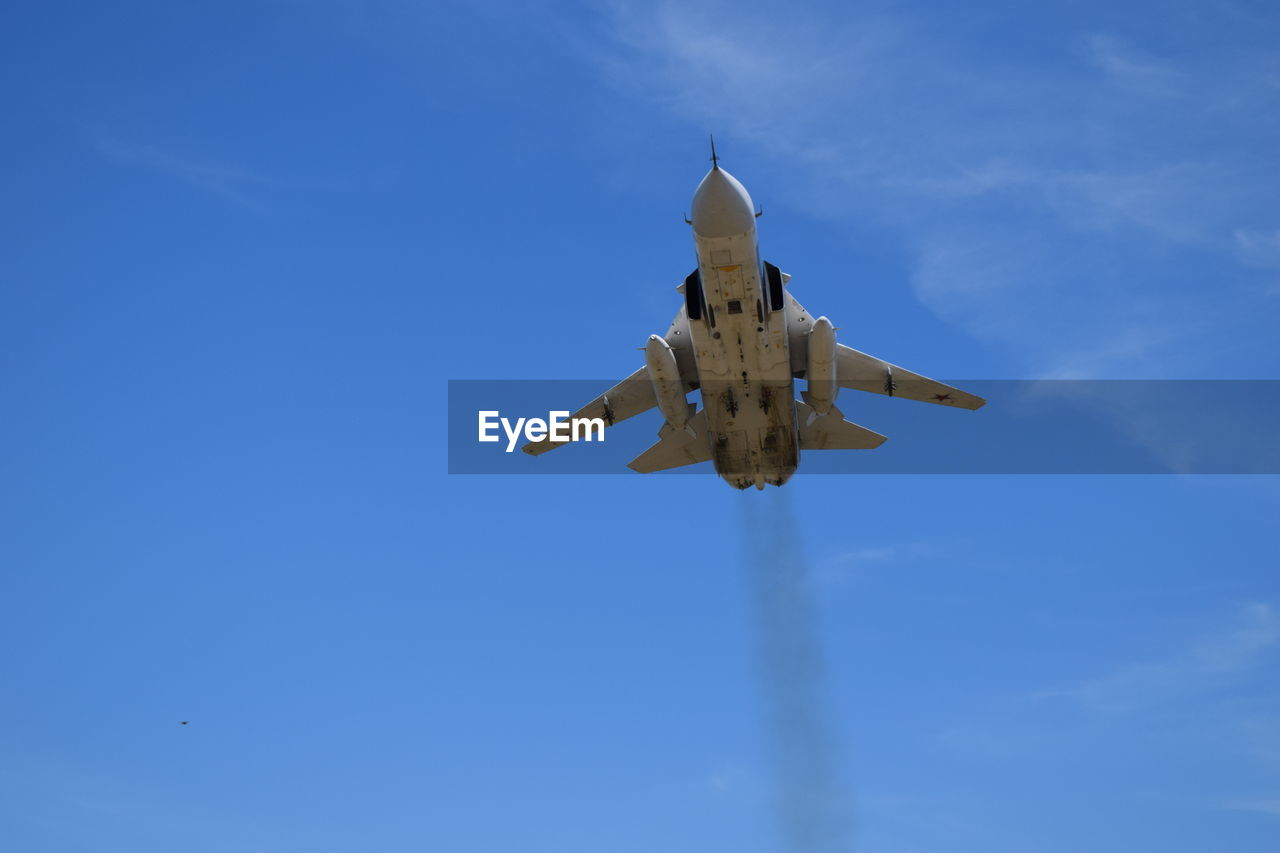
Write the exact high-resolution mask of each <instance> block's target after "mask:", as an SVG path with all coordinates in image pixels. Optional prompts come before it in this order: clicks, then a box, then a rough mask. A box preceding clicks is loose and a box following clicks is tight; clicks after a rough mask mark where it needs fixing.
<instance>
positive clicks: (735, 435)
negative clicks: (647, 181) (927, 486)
mask: <svg viewBox="0 0 1280 853" xmlns="http://www.w3.org/2000/svg"><path fill="white" fill-rule="evenodd" d="M760 214H761V211H757V209H756V208H755V206H754V205H753V203H752V201H751V196H750V195H748V194H747V190H746V188H745V187H743V186H742V184H741V183H739V182H738V180H737V178H735V177H734V176H733V175H731V174H729V173H728V172H726V171H725V170H724V169H722V168H720V161H719V158H718V157H717V156H716V152H715V141H714V140H712V143H711V171H709V172H708V173H707V175H706V177H704V178H703V179H702V183H700V184H698V189H697V191H696V192H695V193H694V195H693V208H692V213H691V217H692V218H686V219H685V221H686V222H687V223H688V224H689V225H690V226H692V230H693V242H694V245H695V246H696V248H697V253H698V267H697V269H695V270H694V271H693V272H691V273H690V274H689V275H688V277H687V278H685V280H684V283H683V284H681V285H680V286H679V287H677V288H676V290H677V291H678V292H680V293H682V294H683V295H684V305H683V306H682V307H681V308H680V313H679V314H677V315H676V318H675V319H674V320H673V321H672V322H671V327H670V328H669V329H667V333H666V335H664V336H661V337H659V336H658V335H650V336H649V340H648V342H647V343H646V344H645V346H644V358H645V363H644V366H643V367H641V368H640V369H639V370H637V371H636V372H635V373H633V374H631V375H630V376H628V377H627V378H626V379H624V380H622V381H621V382H619V383H618V384H617V385H615V386H613V387H612V388H610V389H609V390H608V391H605V392H604V393H603V394H601V395H600V396H599V397H597V398H596V399H594V400H592V401H591V402H590V403H588V404H587V405H585V406H583V407H582V408H581V409H579V410H578V411H577V412H575V413H574V414H573V415H572V416H571V417H570V420H573V419H577V418H588V419H592V418H600V419H603V421H604V423H605V424H606V425H608V426H612V425H613V424H616V423H617V422H619V421H623V420H626V419H627V418H630V417H634V416H636V415H638V414H640V413H641V412H646V411H648V410H649V409H652V408H654V407H655V406H656V407H657V408H658V409H659V411H661V412H662V415H663V417H664V418H665V419H666V422H665V423H664V424H663V425H662V428H661V430H660V431H659V432H658V442H657V443H656V444H654V445H653V446H652V447H650V448H649V449H648V450H646V451H645V452H644V453H641V454H640V455H639V456H637V457H636V458H635V459H634V460H632V461H631V463H630V464H629V465H628V466H627V467H629V468H631V469H632V470H635V471H639V472H641V473H646V474H647V473H651V472H654V471H663V470H666V469H669V468H677V467H679V466H682V465H693V464H696V463H699V462H706V461H708V460H710V461H711V462H712V463H713V465H714V466H715V470H716V473H718V474H719V475H720V476H721V477H723V478H724V479H725V480H727V481H728V482H729V483H730V484H731V485H733V486H735V487H736V488H739V489H745V488H748V487H749V486H752V485H754V486H755V487H756V488H757V489H763V488H764V487H765V484H770V485H774V486H781V485H782V484H783V483H785V482H786V481H787V480H788V479H789V478H790V477H791V475H792V474H793V473H794V472H795V470H796V468H797V467H798V465H799V462H800V451H802V450H853V449H870V448H874V447H879V446H880V445H881V444H882V443H883V442H884V440H885V437H884V436H883V435H881V434H880V433H877V432H873V431H871V430H869V429H867V428H865V427H861V426H858V425H857V424H853V423H850V422H849V421H847V420H845V419H844V415H843V414H842V413H841V411H840V410H839V409H837V408H836V407H835V400H836V394H837V393H838V392H839V389H841V388H851V389H854V390H857V391H870V392H872V393H875V394H887V395H889V396H891V397H905V398H906V399H908V400H919V401H921V402H925V403H936V404H938V405H943V406H954V407H956V408H961V409H977V408H980V407H981V406H982V405H983V403H985V402H986V401H985V400H983V399H982V398H981V397H977V396H974V395H973V394H969V393H966V392H964V391H961V390H959V389H958V388H952V387H951V386H950V385H944V384H943V383H941V382H936V381H934V380H932V379H928V378H926V377H924V376H921V375H920V374H918V373H912V372H911V371H910V370H906V369H904V368H901V367H898V366H897V365H894V364H890V363H889V362H887V361H882V360H880V359H878V358H876V357H875V356H872V355H867V354H866V353H862V352H858V351H857V350H855V349H850V348H849V347H847V346H844V345H843V344H837V343H836V334H835V328H834V327H833V326H832V324H831V321H830V320H828V319H827V318H826V317H817V318H814V317H813V315H812V314H810V313H809V312H808V311H806V310H805V308H804V307H803V306H802V305H801V304H800V303H799V302H797V301H796V299H795V297H794V296H792V295H791V293H790V292H789V291H788V290H787V287H786V285H787V282H788V281H789V280H790V278H791V276H789V275H787V274H786V273H784V272H782V271H781V270H779V269H778V267H776V266H774V265H773V264H771V263H769V262H768V261H764V260H762V259H761V257H760V252H759V247H758V244H757V240H756V219H757V218H758V217H759V216H760ZM796 379H804V380H805V381H806V385H807V387H806V389H805V390H804V391H803V392H802V393H801V395H800V396H801V399H799V400H797V399H796V396H795V380H796ZM693 390H698V391H699V392H700V395H701V397H702V408H701V409H699V408H698V407H697V404H696V403H690V402H689V401H688V396H687V395H688V394H689V392H690V391H693ZM566 443H568V442H565V441H556V440H552V439H551V438H549V437H544V438H542V439H540V440H538V441H533V442H530V443H528V444H526V445H525V446H524V448H523V450H524V451H525V452H526V453H530V454H533V455H535V456H536V455H538V454H541V453H545V452H547V451H548V450H552V449H554V448H556V447H559V446H560V445H562V444H566Z"/></svg>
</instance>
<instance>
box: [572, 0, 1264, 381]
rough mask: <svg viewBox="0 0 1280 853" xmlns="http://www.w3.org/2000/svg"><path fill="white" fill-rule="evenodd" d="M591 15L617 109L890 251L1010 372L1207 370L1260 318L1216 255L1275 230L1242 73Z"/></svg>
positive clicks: (1119, 47) (932, 305) (814, 16)
mask: <svg viewBox="0 0 1280 853" xmlns="http://www.w3.org/2000/svg"><path fill="white" fill-rule="evenodd" d="M611 8H612V13H611V14H610V15H609V17H608V19H607V21H606V33H605V35H606V38H605V39H604V40H603V41H602V42H601V43H600V44H602V45H604V46H603V47H602V46H600V45H597V46H595V47H594V48H593V50H594V51H595V53H594V55H595V57H596V59H597V61H598V62H599V63H600V65H601V66H602V67H603V68H604V69H605V70H606V71H607V72H608V73H609V75H610V77H611V79H612V80H613V81H614V83H615V84H616V85H617V86H618V87H619V88H621V89H623V90H625V91H626V92H627V93H629V94H630V95H631V96H633V97H635V98H637V99H644V100H647V101H649V102H650V103H652V104H654V105H656V106H657V107H659V108H662V109H666V110H669V111H670V112H671V113H672V114H673V115H675V116H678V117H679V118H680V119H682V120H684V121H687V122H689V123H691V124H695V125H697V126H699V127H700V128H723V129H724V130H725V132H726V133H728V134H732V135H733V136H734V137H735V138H736V139H737V140H738V141H739V144H741V142H742V141H744V140H745V141H747V142H749V143H750V144H752V145H753V146H755V147H756V148H757V149H758V150H760V151H762V152H764V153H766V154H767V155H770V157H771V158H772V159H774V160H776V161H777V162H785V163H786V164H787V166H786V171H787V174H788V175H789V176H798V177H799V178H800V179H799V180H789V181H786V182H781V181H779V182H776V183H777V186H775V187H774V188H773V192H774V194H775V195H778V194H782V195H784V197H785V199H786V201H788V202H789V203H791V204H793V205H794V206H796V207H797V208H801V207H802V208H804V209H806V210H808V211H811V212H817V213H819V214H820V215H824V216H826V217H828V218H830V219H832V220H834V221H850V220H861V221H872V222H875V223H876V224H878V225H880V226H883V227H885V228H886V229H887V230H888V233H893V234H896V235H897V236H898V238H899V239H900V240H901V242H902V243H903V245H905V246H906V247H908V248H909V249H911V250H912V251H913V252H914V253H915V257H916V264H915V267H916V269H915V274H914V275H913V277H912V282H911V284H912V287H913V289H914V292H915V294H916V296H917V297H918V298H919V299H920V301H921V302H922V303H923V304H924V305H925V306H927V307H928V308H929V309H931V310H933V311H935V312H936V313H938V314H939V315H940V316H942V317H943V318H945V319H946V320H948V321H949V322H951V323H953V324H956V325H957V326H960V327H962V328H964V329H966V330H968V331H969V332H971V333H972V334H974V335H976V336H979V337H981V338H982V339H984V340H988V341H990V342H992V343H993V344H996V345H999V346H1001V347H1003V348H1007V350H1008V351H1009V352H1010V353H1011V354H1012V355H1013V356H1014V358H1015V360H1016V361H1017V362H1018V367H1019V369H1020V370H1022V371H1028V370H1030V371H1032V372H1034V373H1037V374H1040V375H1045V374H1049V375H1055V374H1060V373H1061V372H1062V371H1063V370H1064V369H1067V370H1070V371H1072V372H1078V371H1080V370H1082V369H1086V368H1087V369H1091V370H1096V371H1098V372H1099V373H1105V374H1107V375H1112V376H1114V375H1117V374H1118V375H1127V376H1137V375H1144V374H1145V375H1148V376H1162V375H1163V376H1170V375H1178V374H1179V373H1184V374H1185V372H1187V371H1204V370H1206V369H1208V370H1212V369H1213V368H1212V367H1211V366H1210V365H1209V364H1208V363H1207V361H1206V359H1205V358H1204V356H1203V351H1204V350H1205V349H1207V347H1205V346H1204V342H1205V341H1206V340H1208V339H1211V338H1213V337H1214V336H1222V335H1234V337H1235V340H1236V343H1237V344H1240V338H1241V334H1240V332H1239V328H1238V327H1239V326H1240V325H1241V323H1246V324H1247V322H1249V318H1252V317H1256V315H1257V313H1258V312H1259V311H1265V310H1274V308H1275V306H1274V305H1273V304H1272V303H1271V301H1270V297H1269V289H1268V288H1267V287H1266V286H1264V285H1260V284H1259V278H1258V274H1259V273H1258V270H1257V269H1256V268H1255V267H1256V266H1257V264H1256V258H1257V256H1258V255H1259V254H1260V253H1261V254H1265V247H1263V243H1264V242H1265V241H1262V242H1259V241H1257V240H1250V239H1249V237H1246V238H1243V239H1242V238H1241V237H1240V236H1239V235H1240V234H1241V233H1244V234H1246V235H1258V234H1269V233H1271V232H1272V231H1273V230H1274V229H1275V228H1276V227H1280V225H1278V223H1280V207H1278V206H1277V204H1276V201H1275V199H1276V198H1277V197H1280V176H1277V174H1276V173H1275V170H1274V168H1273V167H1272V157H1271V155H1270V151H1272V150H1273V146H1272V144H1271V143H1273V142H1274V143H1276V144H1280V133H1278V132H1277V128H1276V127H1274V126H1273V123H1271V122H1269V121H1267V120H1266V119H1265V116H1266V115H1268V114H1269V113H1270V112H1271V111H1273V109H1274V108H1275V107H1276V106H1280V104H1277V103H1276V101H1277V92H1276V89H1275V87H1274V86H1273V85H1271V84H1269V83H1268V80H1269V79H1270V77H1269V76H1268V74H1274V70H1273V59H1272V58H1271V57H1269V56H1267V55H1265V54H1257V53H1256V52H1253V53H1251V52H1249V51H1247V50H1240V51H1224V52H1223V53H1221V54H1214V55H1211V56H1207V57H1200V58H1199V61H1197V59H1196V57H1192V58H1191V59H1187V58H1185V57H1182V58H1180V59H1179V61H1178V62H1174V61H1173V60H1171V59H1170V58H1168V57H1162V56H1161V55H1159V53H1158V52H1157V51H1153V50H1150V49H1146V48H1144V47H1143V46H1141V45H1139V44H1136V43H1134V42H1133V41H1131V40H1126V39H1123V38H1120V37H1118V36H1115V35H1112V34H1109V33H1099V32H1090V31H1087V30H1085V31H1080V32H1076V33H1072V32H1063V33H1062V35H1061V45H1060V46H1061V48H1062V50H1061V51H1060V52H1061V54H1062V56H1063V57H1065V59H1062V60H1060V61H1058V62H1048V61H1046V62H1042V63H1037V62H1035V61H1025V60H1024V61H1023V64H1021V65H1017V66H1012V67H1011V66H1010V65H1009V64H1008V63H1005V62H997V61H994V60H991V59H990V58H987V57H979V56H977V55H976V52H974V51H972V50H970V49H969V48H970V45H968V44H966V43H965V42H964V41H963V39H960V40H956V41H948V40H946V39H945V38H944V37H942V36H940V35H939V34H938V33H939V32H940V30H939V28H936V27H935V28H932V29H930V30H925V29H923V28H921V27H919V26H917V25H915V24H914V23H913V21H911V20H910V19H908V18H907V17H905V16H903V15H891V14H883V13H873V12H866V11H847V10H846V11H842V12H841V13H839V14H833V13H832V12H830V11H829V10H808V11H806V13H805V14H794V15H789V16H786V17H780V16H778V15H777V14H773V13H770V12H767V11H765V10H764V9H762V8H758V7H753V6H751V5H749V4H747V5H745V6H744V5H742V4H733V6H732V7H730V6H729V5H726V4H722V3H718V2H710V3H698V2H682V3H673V2H664V3H658V4H656V5H649V4H645V5H644V7H643V8H640V7H638V6H632V5H627V4H617V5H614V6H613V7H611ZM1260 247H1262V248H1260ZM1246 257H1247V258H1249V259H1250V260H1251V263H1242V261H1243V260H1244V259H1245V258H1246ZM1188 259H1189V260H1191V261H1193V262H1194V263H1196V264H1199V268H1197V269H1196V271H1192V270H1191V269H1190V268H1189V265H1188V263H1187V260H1188ZM1205 270H1209V271H1211V272H1210V273H1208V274H1210V275H1212V276H1213V278H1212V280H1206V278H1205V272H1204V271H1205ZM1242 318H1244V319H1242ZM1197 343H1198V344H1199V346H1196V345H1195V344H1197ZM1256 346H1257V347H1259V348H1262V347H1265V346H1267V344H1266V342H1264V341H1258V342H1257V344H1256ZM1196 350H1199V351H1200V353H1201V354H1199V355H1198V356H1196V357H1192V356H1191V353H1192V352H1193V351H1196ZM1201 375H1203V374H1201Z"/></svg>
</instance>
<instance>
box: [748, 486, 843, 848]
mask: <svg viewBox="0 0 1280 853" xmlns="http://www.w3.org/2000/svg"><path fill="white" fill-rule="evenodd" d="M745 494H751V493H745ZM744 502H745V504H746V505H745V506H744V507H743V511H742V512H743V514H742V522H743V536H742V541H743V542H744V543H745V544H746V554H745V559H744V561H743V562H744V567H745V569H746V581H747V585H748V592H749V593H750V597H751V599H752V600H751V607H752V614H753V617H754V628H755V634H756V637H755V640H756V657H757V660H756V669H757V674H758V677H759V679H760V691H761V698H762V699H763V705H764V715H765V737H766V741H767V748H768V751H769V760H770V772H771V776H772V778H771V780H770V781H771V783H772V787H773V796H774V803H775V808H776V811H777V820H778V824H779V830H780V833H781V836H782V840H783V844H784V849H785V850H786V851H787V853H836V851H841V853H847V851H849V850H851V849H852V843H853V832H852V821H851V815H850V804H849V800H848V797H847V794H846V792H845V791H844V789H843V787H842V785H841V781H840V776H841V774H840V772H839V765H840V762H839V759H838V752H839V750H838V739H837V737H836V735H835V731H834V728H833V726H832V722H831V716H832V709H831V705H830V701H829V699H828V697H827V695H826V689H825V684H824V665H823V655H822V642H821V635H820V633H819V630H818V622H817V612H816V608H815V606H814V601H813V596H812V592H811V588H810V572H809V567H808V564H807V561H806V559H805V556H804V553H803V550H802V548H801V547H800V546H801V543H802V538H801V535H800V531H799V529H798V525H797V524H796V519H795V514H794V513H793V511H792V509H791V506H790V500H789V499H788V496H787V493H786V492H784V491H782V490H773V491H770V492H769V493H767V494H765V495H760V496H758V497H756V496H754V495H753V496H752V497H747V498H744Z"/></svg>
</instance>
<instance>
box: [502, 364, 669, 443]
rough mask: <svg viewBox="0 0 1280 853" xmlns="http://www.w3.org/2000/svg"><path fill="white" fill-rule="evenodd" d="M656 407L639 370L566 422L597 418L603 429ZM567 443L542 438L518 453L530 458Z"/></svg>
mask: <svg viewBox="0 0 1280 853" xmlns="http://www.w3.org/2000/svg"><path fill="white" fill-rule="evenodd" d="M656 405H658V399H657V397H655V396H654V393H653V383H652V382H651V381H650V380H649V373H648V371H647V370H646V369H645V368H643V367H642V368H640V369H639V370H637V371H636V372H635V373H633V374H631V375H630V376H628V377H627V378H626V379H624V380H622V381H621V382H619V383H618V384H617V385H614V386H613V387H612V388H610V389H609V390H608V391H605V392H604V393H603V394H601V395H600V396H599V397H596V398H595V399H594V400H592V401H591V402H590V403H587V404H586V405H585V406H583V407H582V408H581V409H578V411H576V412H574V413H573V414H572V415H570V416H569V420H571V421H572V420H573V419H574V418H601V419H603V420H604V423H605V426H613V425H614V424H616V423H617V422H618V421H625V420H626V419H627V418H630V417H633V416H635V415H638V414H640V413H641V412H647V411H649V410H650V409H652V408H653V407H654V406H656ZM568 443H569V442H567V441H552V440H551V439H550V438H542V439H539V440H538V441H531V442H529V443H528V444H526V445H525V446H524V447H522V448H521V450H523V451H524V452H525V453H528V454H530V455H531V456H538V455H540V454H543V453H546V452H547V451H548V450H555V449H556V448H557V447H559V446H560V445H562V444H568Z"/></svg>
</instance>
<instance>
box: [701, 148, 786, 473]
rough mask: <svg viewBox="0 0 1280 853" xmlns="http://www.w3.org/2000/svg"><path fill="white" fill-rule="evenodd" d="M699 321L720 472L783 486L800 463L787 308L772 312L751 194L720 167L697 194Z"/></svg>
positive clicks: (706, 403)
mask: <svg viewBox="0 0 1280 853" xmlns="http://www.w3.org/2000/svg"><path fill="white" fill-rule="evenodd" d="M692 225H693V235H694V244H695V245H696V247H697V252H698V272H699V277H700V279H701V299H702V302H703V308H702V311H701V314H702V316H701V317H700V318H697V319H694V318H692V317H691V318H689V334H690V337H691V339H692V344H693V354H694V360H695V364H696V367H697V375H698V382H699V389H700V392H701V394H702V403H703V408H704V409H705V410H706V418H707V440H708V441H709V443H710V448H711V458H712V462H713V464H714V465H715V468H716V472H717V473H718V474H719V475H720V476H721V477H723V478H724V479H726V480H728V481H729V482H730V483H731V484H732V485H734V486H737V487H738V488H740V489H741V488H747V487H748V486H752V485H755V486H757V487H761V488H763V486H764V484H766V483H769V484H772V485H778V486H780V485H782V484H783V483H784V482H786V480H787V479H788V478H789V477H790V476H791V475H792V473H794V471H795V470H796V466H797V465H798V464H799V459H800V447H799V441H798V430H797V425H796V414H795V411H796V409H795V405H794V399H795V389H794V387H793V380H792V369H791V357H790V352H789V349H788V339H787V322H786V316H785V314H786V311H785V309H784V308H782V307H779V308H778V310H774V311H771V310H770V308H769V293H768V283H767V281H766V280H765V276H764V272H763V267H762V264H761V258H760V253H759V249H758V246H757V243H756V227H755V214H754V210H753V208H752V204H751V199H750V196H748V195H747V192H746V190H745V189H744V188H743V187H742V185H741V184H740V183H738V181H737V180H735V179H734V178H733V176H732V175H729V174H728V173H727V172H725V171H724V170H723V169H719V168H716V169H713V170H712V171H711V172H710V173H708V175H707V177H706V178H704V179H703V181H702V183H701V184H700V185H699V187H698V190H697V193H696V194H695V195H694V201H693V213H692Z"/></svg>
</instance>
